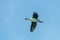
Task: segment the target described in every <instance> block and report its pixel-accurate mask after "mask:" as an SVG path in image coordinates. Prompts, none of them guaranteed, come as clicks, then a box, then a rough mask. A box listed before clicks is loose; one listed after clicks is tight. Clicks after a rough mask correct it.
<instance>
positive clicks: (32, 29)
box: [30, 22, 37, 32]
mask: <svg viewBox="0 0 60 40" xmlns="http://www.w3.org/2000/svg"><path fill="white" fill-rule="evenodd" d="M36 25H37V22H32V23H31V28H30V32H33V31H34V30H35V28H36Z"/></svg>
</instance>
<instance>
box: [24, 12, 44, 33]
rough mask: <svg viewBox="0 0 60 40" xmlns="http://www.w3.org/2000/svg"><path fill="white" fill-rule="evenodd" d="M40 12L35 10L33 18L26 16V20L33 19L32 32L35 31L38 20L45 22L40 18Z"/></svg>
mask: <svg viewBox="0 0 60 40" xmlns="http://www.w3.org/2000/svg"><path fill="white" fill-rule="evenodd" d="M38 17H39V16H38V14H37V12H33V16H32V18H25V20H30V21H31V28H30V32H33V31H34V30H35V28H36V26H37V22H39V23H43V21H41V20H39V19H38Z"/></svg>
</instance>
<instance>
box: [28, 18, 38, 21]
mask: <svg viewBox="0 0 60 40" xmlns="http://www.w3.org/2000/svg"><path fill="white" fill-rule="evenodd" d="M29 20H31V21H32V22H38V19H36V18H29Z"/></svg>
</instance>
